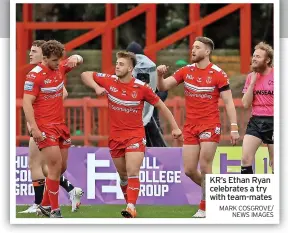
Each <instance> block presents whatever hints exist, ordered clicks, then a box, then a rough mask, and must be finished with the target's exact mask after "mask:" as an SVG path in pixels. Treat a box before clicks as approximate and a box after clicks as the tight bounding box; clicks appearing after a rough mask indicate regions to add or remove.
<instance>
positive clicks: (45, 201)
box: [41, 180, 50, 206]
mask: <svg viewBox="0 0 288 233" xmlns="http://www.w3.org/2000/svg"><path fill="white" fill-rule="evenodd" d="M46 181H47V180H46ZM41 205H42V206H50V199H49V195H48V189H47V183H45V190H44V194H43V198H42V202H41Z"/></svg>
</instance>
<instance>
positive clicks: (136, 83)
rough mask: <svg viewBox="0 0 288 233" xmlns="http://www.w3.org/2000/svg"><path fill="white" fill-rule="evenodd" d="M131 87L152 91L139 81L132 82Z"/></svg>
mask: <svg viewBox="0 0 288 233" xmlns="http://www.w3.org/2000/svg"><path fill="white" fill-rule="evenodd" d="M133 87H134V88H139V89H151V90H152V88H151V87H150V86H149V84H147V83H145V82H143V81H141V80H139V79H135V80H134V83H133Z"/></svg>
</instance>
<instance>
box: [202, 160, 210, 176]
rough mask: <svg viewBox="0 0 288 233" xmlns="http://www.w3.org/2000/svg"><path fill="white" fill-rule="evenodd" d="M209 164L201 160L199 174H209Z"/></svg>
mask: <svg viewBox="0 0 288 233" xmlns="http://www.w3.org/2000/svg"><path fill="white" fill-rule="evenodd" d="M210 166H212V165H210V163H209V161H206V160H202V161H200V171H201V174H209V173H210V170H211V168H210Z"/></svg>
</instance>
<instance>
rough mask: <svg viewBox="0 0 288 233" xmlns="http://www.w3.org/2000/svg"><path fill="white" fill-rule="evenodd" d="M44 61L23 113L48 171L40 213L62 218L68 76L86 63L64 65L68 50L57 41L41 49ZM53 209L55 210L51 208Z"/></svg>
mask: <svg viewBox="0 0 288 233" xmlns="http://www.w3.org/2000/svg"><path fill="white" fill-rule="evenodd" d="M41 49H42V53H43V60H42V62H41V63H39V64H38V65H37V66H36V67H34V68H33V69H32V70H31V71H30V72H29V73H28V75H27V76H26V81H25V85H24V97H23V109H24V113H25V116H26V119H27V122H28V124H29V126H30V129H31V134H32V136H33V139H34V141H35V143H36V145H37V146H38V148H39V150H40V151H41V156H42V157H43V158H44V160H45V163H46V165H47V167H48V174H47V177H46V186H45V191H44V195H43V199H42V203H41V205H39V206H38V210H39V213H40V212H41V213H42V214H44V215H46V216H49V217H51V218H55V217H56V218H57V217H62V215H61V211H60V208H59V203H58V195H59V183H60V176H61V174H62V173H64V172H65V170H66V167H67V158H68V148H69V147H70V145H71V139H70V132H69V129H68V127H67V126H66V124H65V121H64V106H63V88H64V75H65V74H66V73H67V72H69V71H70V70H71V69H73V68H74V67H76V66H77V65H78V64H80V63H82V62H83V59H82V58H81V57H80V56H79V55H78V56H75V59H74V58H73V60H74V61H73V62H72V64H70V65H68V61H67V60H66V61H64V62H61V58H62V56H63V53H64V46H63V45H62V44H61V43H60V42H58V41H55V40H51V41H47V42H46V43H44V44H43V45H42V46H41ZM50 206H51V207H50Z"/></svg>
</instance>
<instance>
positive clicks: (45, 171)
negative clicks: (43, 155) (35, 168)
mask: <svg viewBox="0 0 288 233" xmlns="http://www.w3.org/2000/svg"><path fill="white" fill-rule="evenodd" d="M42 172H43V174H44V176H45V177H47V176H48V166H47V165H46V164H42Z"/></svg>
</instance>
